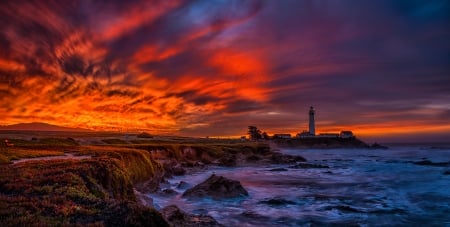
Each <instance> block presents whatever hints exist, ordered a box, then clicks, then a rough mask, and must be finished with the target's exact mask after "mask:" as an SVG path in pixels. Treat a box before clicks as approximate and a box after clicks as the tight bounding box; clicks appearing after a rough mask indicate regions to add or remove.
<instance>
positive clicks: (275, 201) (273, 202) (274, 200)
mask: <svg viewBox="0 0 450 227" xmlns="http://www.w3.org/2000/svg"><path fill="white" fill-rule="evenodd" d="M259 203H264V204H267V205H271V206H283V205H295V204H296V203H295V202H292V201H289V200H285V199H282V198H271V199H266V200H263V201H260V202H259Z"/></svg>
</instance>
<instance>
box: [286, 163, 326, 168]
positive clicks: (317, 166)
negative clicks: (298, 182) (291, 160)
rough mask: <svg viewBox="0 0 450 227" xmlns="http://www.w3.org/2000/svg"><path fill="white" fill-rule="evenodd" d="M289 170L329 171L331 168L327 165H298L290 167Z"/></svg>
mask: <svg viewBox="0 0 450 227" xmlns="http://www.w3.org/2000/svg"><path fill="white" fill-rule="evenodd" d="M289 168H292V169H311V168H312V169H327V168H330V167H328V166H325V165H319V164H311V163H298V164H296V165H293V166H289Z"/></svg>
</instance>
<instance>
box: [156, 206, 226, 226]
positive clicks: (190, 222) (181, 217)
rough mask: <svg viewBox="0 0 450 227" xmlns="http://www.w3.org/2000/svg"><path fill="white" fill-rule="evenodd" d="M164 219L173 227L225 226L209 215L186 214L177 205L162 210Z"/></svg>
mask: <svg viewBox="0 0 450 227" xmlns="http://www.w3.org/2000/svg"><path fill="white" fill-rule="evenodd" d="M161 214H162V216H163V217H164V219H165V220H166V221H167V222H168V223H170V224H171V225H172V226H186V227H194V226H195V227H198V226H209V227H213V226H223V225H221V224H220V223H218V222H217V221H216V220H215V219H214V218H213V217H211V216H208V215H193V214H188V213H185V212H184V211H182V210H180V208H178V207H177V206H175V205H170V206H166V207H164V208H163V209H162V210H161Z"/></svg>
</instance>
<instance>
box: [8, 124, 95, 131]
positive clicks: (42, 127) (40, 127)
mask: <svg viewBox="0 0 450 227" xmlns="http://www.w3.org/2000/svg"><path fill="white" fill-rule="evenodd" d="M0 130H17V131H57V132H91V130H89V129H84V128H69V127H62V126H57V125H51V124H47V123H40V122H33V123H19V124H13V125H5V126H0Z"/></svg>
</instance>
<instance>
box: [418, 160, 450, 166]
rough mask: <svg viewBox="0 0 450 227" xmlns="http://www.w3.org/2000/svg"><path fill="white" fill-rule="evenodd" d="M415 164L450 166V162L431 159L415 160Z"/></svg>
mask: <svg viewBox="0 0 450 227" xmlns="http://www.w3.org/2000/svg"><path fill="white" fill-rule="evenodd" d="M413 164H415V165H420V166H438V167H447V166H450V162H432V161H430V160H424V161H418V162H413Z"/></svg>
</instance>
